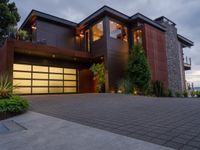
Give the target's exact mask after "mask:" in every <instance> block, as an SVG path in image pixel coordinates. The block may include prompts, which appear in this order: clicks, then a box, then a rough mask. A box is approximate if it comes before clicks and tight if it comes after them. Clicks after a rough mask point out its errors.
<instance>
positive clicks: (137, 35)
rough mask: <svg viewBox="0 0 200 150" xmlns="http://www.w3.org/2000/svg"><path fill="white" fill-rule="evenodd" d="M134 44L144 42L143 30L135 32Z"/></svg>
mask: <svg viewBox="0 0 200 150" xmlns="http://www.w3.org/2000/svg"><path fill="white" fill-rule="evenodd" d="M133 38H134V44H142V30H136V31H134V33H133Z"/></svg>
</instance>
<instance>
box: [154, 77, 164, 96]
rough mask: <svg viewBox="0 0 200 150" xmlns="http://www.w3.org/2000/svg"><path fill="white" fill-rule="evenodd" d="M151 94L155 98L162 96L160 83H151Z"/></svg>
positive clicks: (162, 88) (162, 91)
mask: <svg viewBox="0 0 200 150" xmlns="http://www.w3.org/2000/svg"><path fill="white" fill-rule="evenodd" d="M153 92H154V94H155V96H157V97H161V96H164V87H163V82H162V81H159V80H156V81H155V82H154V83H153Z"/></svg>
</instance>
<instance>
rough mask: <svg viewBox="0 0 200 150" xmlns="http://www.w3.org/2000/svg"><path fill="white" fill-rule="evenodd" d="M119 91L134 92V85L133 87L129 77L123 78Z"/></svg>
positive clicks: (119, 84)
mask: <svg viewBox="0 0 200 150" xmlns="http://www.w3.org/2000/svg"><path fill="white" fill-rule="evenodd" d="M118 91H120V92H121V93H125V94H128V93H132V92H133V87H132V84H131V82H130V81H129V80H127V79H122V80H121V81H119V83H118Z"/></svg>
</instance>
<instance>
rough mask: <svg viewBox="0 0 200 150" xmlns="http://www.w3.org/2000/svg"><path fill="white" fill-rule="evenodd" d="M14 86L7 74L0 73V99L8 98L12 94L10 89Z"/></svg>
mask: <svg viewBox="0 0 200 150" xmlns="http://www.w3.org/2000/svg"><path fill="white" fill-rule="evenodd" d="M14 88H15V86H13V85H12V82H11V81H10V79H9V76H8V75H7V74H1V75H0V99H2V98H3V99H4V98H9V97H11V96H12V91H13V89H14Z"/></svg>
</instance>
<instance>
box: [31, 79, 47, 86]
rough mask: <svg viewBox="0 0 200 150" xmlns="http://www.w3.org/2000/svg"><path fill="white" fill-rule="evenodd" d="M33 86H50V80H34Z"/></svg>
mask: <svg viewBox="0 0 200 150" xmlns="http://www.w3.org/2000/svg"><path fill="white" fill-rule="evenodd" d="M33 86H48V80H33Z"/></svg>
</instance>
